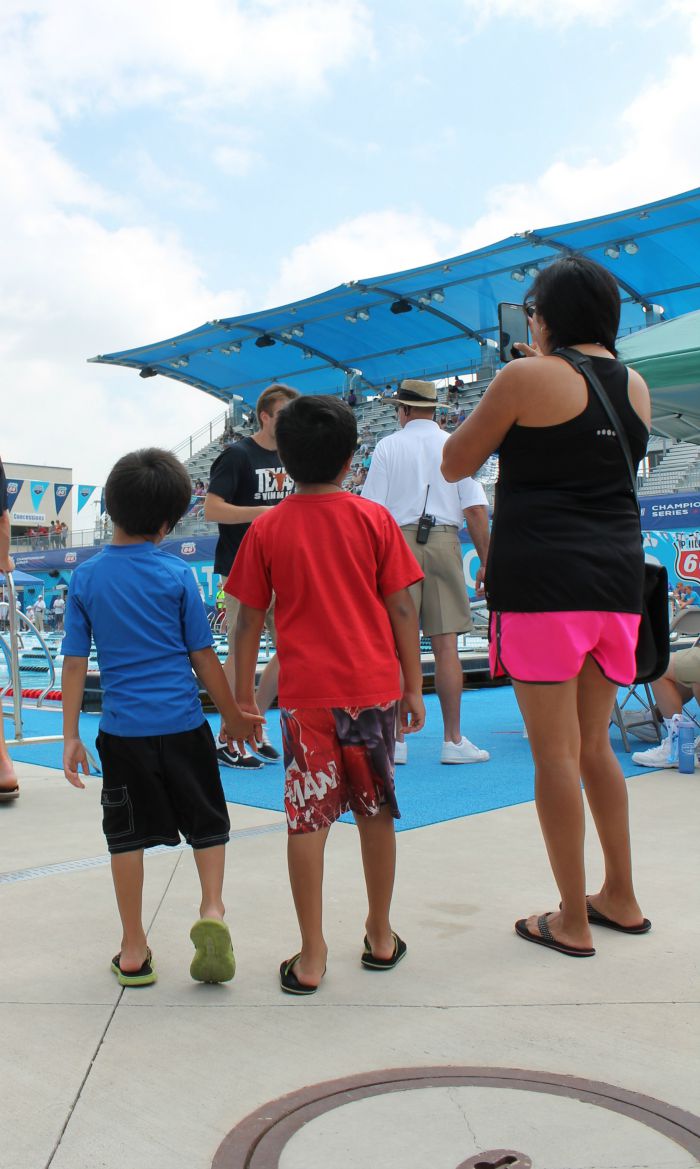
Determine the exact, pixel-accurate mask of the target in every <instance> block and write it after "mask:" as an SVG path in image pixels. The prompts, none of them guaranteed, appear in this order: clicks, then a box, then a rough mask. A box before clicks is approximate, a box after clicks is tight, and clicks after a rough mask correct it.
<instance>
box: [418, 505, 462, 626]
mask: <svg viewBox="0 0 700 1169" xmlns="http://www.w3.org/2000/svg"><path fill="white" fill-rule="evenodd" d="M401 531H402V532H403V535H404V538H405V540H406V543H407V544H408V546H409V548H410V549H411V552H412V553H413V555H414V556H415V558H416V560H417V561H418V563H419V565H420V567H421V568H422V569H423V572H424V573H425V579H424V580H421V581H418V583H417V584H414V585H411V588H410V593H411V596H412V597H413V603H414V605H415V606H416V611H417V613H418V622H419V624H420V627H421V629H422V630H423V633H424V635H425V636H426V637H433V636H435V635H436V634H439V633H466V632H467V631H468V630H469V629H471V627H472V619H471V613H470V611H469V598H468V596H467V586H466V582H465V580H464V569H463V567H462V553H461V551H460V547H459V537H458V535H457V529H456V528H453V527H449V526H448V525H446V524H436V525H435V527H434V528H431V530H430V535H429V536H428V543H427V544H417V543H416V532H417V524H407V525H406V527H405V528H402V529H401Z"/></svg>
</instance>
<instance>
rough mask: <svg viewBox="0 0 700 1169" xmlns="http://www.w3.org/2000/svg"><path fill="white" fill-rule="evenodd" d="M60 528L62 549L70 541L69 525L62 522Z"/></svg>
mask: <svg viewBox="0 0 700 1169" xmlns="http://www.w3.org/2000/svg"><path fill="white" fill-rule="evenodd" d="M59 526H60V529H61V547H62V548H65V546H66V542H67V540H68V524H64V523H63V521H61V523H60V525H59Z"/></svg>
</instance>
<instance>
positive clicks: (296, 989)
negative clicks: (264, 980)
mask: <svg viewBox="0 0 700 1169" xmlns="http://www.w3.org/2000/svg"><path fill="white" fill-rule="evenodd" d="M300 958H301V954H295V955H294V957H293V958H287V959H286V960H285V961H284V962H283V963H282V964H281V966H280V986H281V987H282V990H283V991H284V993H285V994H316V991H317V990H318V985H317V986H306V985H305V983H303V982H299V979H298V978H297V976H296V974H295V973H294V967H295V965H296V963H297V962H298V961H299V959H300ZM323 973H324V974H325V973H326V972H325V970H324V972H323ZM319 985H320V984H319Z"/></svg>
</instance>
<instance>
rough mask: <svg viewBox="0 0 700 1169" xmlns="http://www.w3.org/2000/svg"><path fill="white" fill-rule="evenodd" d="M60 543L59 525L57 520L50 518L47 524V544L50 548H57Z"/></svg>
mask: <svg viewBox="0 0 700 1169" xmlns="http://www.w3.org/2000/svg"><path fill="white" fill-rule="evenodd" d="M60 544H61V525H60V524H59V523H58V520H51V523H50V524H49V545H50V546H51V547H52V548H59V547H60Z"/></svg>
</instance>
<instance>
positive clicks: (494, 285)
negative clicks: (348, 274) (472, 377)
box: [91, 188, 700, 403]
mask: <svg viewBox="0 0 700 1169" xmlns="http://www.w3.org/2000/svg"><path fill="white" fill-rule="evenodd" d="M574 252H576V253H582V254H584V255H586V256H589V257H591V258H592V259H595V260H597V261H598V262H599V263H601V264H604V265H605V267H607V268H608V269H609V270H610V271H611V272H612V273H613V275H614V276H615V278H616V280H617V282H618V285H619V287H620V294H621V296H622V320H621V327H620V335H621V336H624V335H626V334H627V333H629V332H630V331H633V330H636V329H640V328H642V327H643V326H644V325H645V323H648V322H649V321H652V320H658V319H659V317H660V315H661V313H663V319H664V320H668V319H670V318H673V317H677V316H680V315H681V314H683V313H688V312H691V311H692V310H694V309H698V308H700V188H698V189H696V190H693V191H688V192H686V193H685V194H682V195H675V196H673V197H671V198H669V199H662V200H660V201H659V202H657V203H647V204H645V205H644V206H641V207H634V208H632V209H631V210H628V211H619V212H616V213H615V214H612V215H603V216H599V217H598V218H596V219H586V220H579V221H578V222H576V223H567V224H563V225H560V226H557V227H547V228H541V229H538V230H536V231H526V232H522V233H519V234H517V235H513V236H510V237H509V238H508V239H504V240H501V241H500V242H499V243H496V244H491V245H490V246H489V247H485V248H479V249H477V251H474V252H469V253H467V254H466V255H463V256H455V257H453V258H452V259H448V260H443V261H440V262H439V263H435V264H428V265H425V266H424V267H422V268H411V269H407V270H406V271H404V272H393V273H390V274H387V275H385V276H376V277H371V278H368V279H366V280H353V281H350V282H349V283H347V284H340V285H338V287H337V288H331V289H330V290H329V291H328V292H323V293H320V294H319V295H317V296H312V297H309V298H307V299H306V300H299V301H296V302H294V303H293V304H287V305H283V306H281V307H279V308H272V309H265V310H263V311H261V312H255V313H248V314H246V315H245V316H240V317H229V318H226V319H224V320H218V321H208V322H207V323H206V324H205V325H202V326H201V327H200V328H197V329H193V330H192V331H191V332H189V333H183V334H181V335H180V336H179V337H171V338H169V339H167V340H165V341H159V342H156V343H154V344H150V345H144V346H141V347H139V348H137V349H127V350H123V351H122V352H118V353H109V354H105V355H102V356H99V357H94V358H91V360H92V361H98V362H104V363H106V364H109V365H125V366H128V367H130V368H132V369H136V370H139V371H141V372H143V373H144V375H145V376H146V377H148V376H151V375H152V374H162V375H164V376H165V377H171V378H175V379H176V380H177V381H181V382H186V383H187V384H188V385H191V386H196V387H197V389H200V390H204V391H205V392H206V393H208V394H212V395H213V396H214V397H216V398H219V399H220V400H221V401H223V402H229V401H230V400H231V399H232V398H233V397H234V396H237V397H240V398H242V399H243V400H244V401H246V402H249V403H254V402H255V400H256V398H257V396H258V394H259V393H260V392H261V391H262V390H263V389H264V388H265V386H267V385H269V384H270V382H273V381H282V382H288V383H289V384H290V385H293V386H295V387H296V388H297V389H298V390H300V391H301V392H302V393H306V394H314V393H315V394H319V393H335V392H337V391H339V390H341V389H342V388H343V387H344V386H345V385H347V379H348V378H349V377H352V376H353V375H355V376H356V384H357V388H358V389H360V388H362V387H363V386H364V387H365V388H367V389H375V390H376V389H380V388H382V387H383V386H384V385H386V384H387V383H389V382H391V383H395V382H396V381H398V380H400V379H401V378H406V377H427V378H440V377H446V376H448V375H450V374H454V373H462V372H464V371H465V370H469V369H477V368H479V367H480V366H483V365H485V364H491V363H492V362H490V361H488V362H487V361H486V360H485V359H487V358H489V357H490V356H492V355H489V353H488V350H489V348H493V347H494V346H495V345H496V344H497V338H498V304H499V302H506V303H518V304H520V303H522V300H523V296H524V293H525V292H526V291H527V289H528V288H529V286H530V284H531V283H532V280H533V278H534V276H536V274H537V271H538V269H539V268H541V267H545V266H546V265H547V264H549V263H551V261H552V260H554V259H556V258H557V257H559V256H562V255H568V254H571V253H574Z"/></svg>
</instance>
